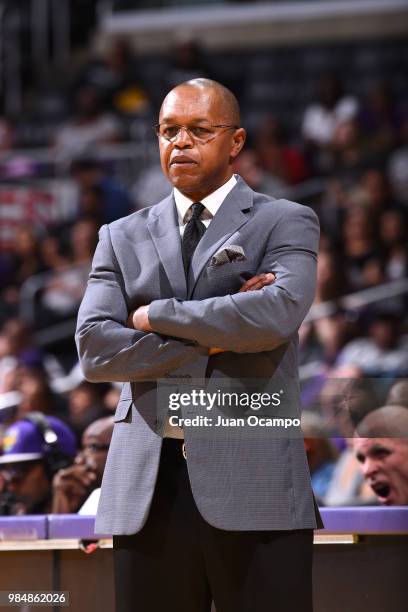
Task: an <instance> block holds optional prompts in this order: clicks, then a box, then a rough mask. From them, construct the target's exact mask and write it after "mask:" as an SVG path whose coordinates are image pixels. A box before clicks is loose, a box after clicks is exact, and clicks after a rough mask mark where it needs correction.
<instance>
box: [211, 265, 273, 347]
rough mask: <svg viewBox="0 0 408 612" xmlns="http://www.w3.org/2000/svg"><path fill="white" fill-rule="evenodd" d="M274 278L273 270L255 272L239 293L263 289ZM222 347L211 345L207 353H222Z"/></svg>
mask: <svg viewBox="0 0 408 612" xmlns="http://www.w3.org/2000/svg"><path fill="white" fill-rule="evenodd" d="M275 280H276V276H275V275H274V273H273V272H266V273H264V274H257V275H256V276H253V277H252V278H250V279H249V280H247V281H246V282H245V283H244V284H243V285H242V287H241V289H240V290H239V293H244V292H245V291H258V289H263V287H267V286H268V285H272V283H274V282H275ZM224 352H225V351H224V349H222V348H217V347H215V346H214V347H212V348H209V349H208V354H209V355H210V357H211V356H212V355H217V354H218V353H224Z"/></svg>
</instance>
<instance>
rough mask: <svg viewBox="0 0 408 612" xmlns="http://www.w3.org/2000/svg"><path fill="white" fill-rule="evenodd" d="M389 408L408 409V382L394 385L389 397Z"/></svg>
mask: <svg viewBox="0 0 408 612" xmlns="http://www.w3.org/2000/svg"><path fill="white" fill-rule="evenodd" d="M386 404H387V406H391V405H395V406H404V407H405V408H408V380H399V381H397V382H396V383H394V384H393V385H392V387H391V389H390V390H389V392H388V395H387V401H386Z"/></svg>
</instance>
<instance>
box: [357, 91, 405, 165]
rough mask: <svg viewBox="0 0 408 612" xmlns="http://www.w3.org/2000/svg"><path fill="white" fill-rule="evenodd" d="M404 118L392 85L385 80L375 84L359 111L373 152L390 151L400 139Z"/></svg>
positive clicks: (362, 125) (361, 122) (384, 153)
mask: <svg viewBox="0 0 408 612" xmlns="http://www.w3.org/2000/svg"><path fill="white" fill-rule="evenodd" d="M402 120H403V114H402V112H401V110H400V109H399V108H398V104H397V103H396V101H395V99H394V96H393V93H392V91H391V88H390V85H389V84H388V83H387V82H385V81H382V82H379V83H376V84H374V85H373V86H372V87H371V89H370V91H369V93H368V97H367V100H366V101H365V103H363V105H362V107H361V109H360V112H359V122H360V125H361V127H362V129H363V130H364V132H365V133H366V134H367V137H368V140H369V145H370V148H371V150H372V151H373V152H377V153H378V154H381V155H386V154H387V153H389V152H390V150H391V149H392V148H393V147H394V146H395V145H396V143H397V141H398V138H399V134H400V131H401V124H402Z"/></svg>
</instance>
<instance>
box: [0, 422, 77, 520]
mask: <svg viewBox="0 0 408 612" xmlns="http://www.w3.org/2000/svg"><path fill="white" fill-rule="evenodd" d="M2 447H3V454H2V455H1V456H0V514H2V515H8V514H9V515H21V514H46V513H48V512H50V511H51V502H52V488H51V480H52V477H53V475H54V474H55V473H56V472H57V471H58V470H59V469H61V468H63V467H67V466H68V465H70V464H71V463H72V461H73V459H74V456H75V454H76V440H75V435H74V433H73V432H72V431H71V430H70V429H69V427H68V426H67V425H66V424H65V423H63V422H62V421H60V420H59V419H57V418H55V417H51V416H45V415H43V414H42V413H40V412H31V413H29V414H28V415H26V417H25V418H24V419H21V420H20V421H17V422H16V423H13V425H11V426H10V427H9V428H8V429H7V430H6V432H5V434H4V437H3V442H2Z"/></svg>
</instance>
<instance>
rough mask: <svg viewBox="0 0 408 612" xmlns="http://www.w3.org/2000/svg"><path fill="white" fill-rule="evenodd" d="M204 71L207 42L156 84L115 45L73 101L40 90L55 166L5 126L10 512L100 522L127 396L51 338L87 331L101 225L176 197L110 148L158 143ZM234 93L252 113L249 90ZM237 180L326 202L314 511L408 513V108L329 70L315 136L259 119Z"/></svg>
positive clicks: (4, 330)
mask: <svg viewBox="0 0 408 612" xmlns="http://www.w3.org/2000/svg"><path fill="white" fill-rule="evenodd" d="M197 76H207V77H210V78H218V74H217V71H216V69H215V67H213V66H212V65H211V63H210V62H209V61H208V58H207V57H206V56H205V54H204V53H203V51H202V49H200V47H199V46H198V45H197V44H196V43H194V42H192V41H183V42H181V43H179V44H178V45H177V46H176V47H175V49H174V51H173V54H172V55H171V57H170V58H169V59H168V63H167V66H166V70H165V71H162V72H161V73H160V74H157V73H155V74H153V75H150V78H149V77H147V76H146V72H143V70H142V69H141V65H140V60H138V58H137V57H136V56H135V54H134V53H133V52H132V49H131V48H130V46H129V45H128V44H127V43H126V42H124V41H123V40H115V41H113V43H112V46H111V47H110V49H108V50H107V51H106V52H105V53H104V54H103V55H102V56H95V57H94V56H92V55H91V56H88V58H87V59H86V61H83V62H82V63H81V65H80V66H79V67H77V68H76V70H75V71H74V74H73V75H72V78H71V81H70V83H69V87H68V95H66V92H65V95H64V96H58V95H56V94H55V92H54V93H53V94H52V95H51V93H50V92H45V93H44V92H42V94H41V95H42V96H43V98H42V104H43V108H44V109H45V111H46V109H47V108H48V109H49V113H50V116H49V119H50V120H49V122H48V127H47V129H45V130H44V131H43V132H42V134H43V137H44V134H45V135H46V138H47V145H48V153H49V159H48V161H46V162H44V160H43V161H38V159H37V158H35V157H33V159H31V158H30V155H29V150H26V153H25V154H24V155H22V154H21V147H22V146H23V147H24V146H26V142H25V140H24V138H25V132H24V130H23V129H22V128H21V126H18V125H17V123H16V121H15V120H14V119H13V118H10V117H5V116H3V117H1V116H0V173H1V177H2V179H3V180H2V182H3V185H0V206H2V207H3V210H4V213H3V214H0V232H2V233H1V238H2V242H1V244H0V433H1V439H2V455H1V456H0V514H25V513H36V512H78V511H79V512H84V513H90V514H92V513H93V512H94V511H95V508H96V503H97V495H98V488H99V486H100V482H101V477H102V472H103V466H104V463H105V460H106V455H107V451H108V447H109V441H110V437H111V435H112V430H113V413H114V410H115V406H116V402H117V400H118V397H119V394H120V385H119V386H116V385H110V384H106V385H105V384H91V383H89V382H87V381H85V380H84V379H83V376H82V374H81V372H80V369H79V367H78V363H77V357H76V352H75V348H74V345H73V342H72V328H71V330H70V331H68V332H67V337H65V338H64V337H63V335H62V336H59V335H58V333H57V335H56V336H55V335H54V336H52V338H50V337H48V339H47V336H46V335H44V332H47V331H49V330H50V329H56V330H57V331H58V330H61V329H62V328H61V326H64V325H65V324H67V322H69V321H71V322H72V321H74V319H75V315H76V312H77V309H78V306H79V303H80V300H81V297H82V295H83V292H84V288H85V285H86V281H87V276H88V273H89V270H90V265H91V260H92V255H93V252H94V249H95V246H96V243H97V239H98V229H99V227H100V226H101V225H102V224H104V223H110V222H111V221H114V220H115V219H117V218H119V217H122V216H125V215H127V214H130V213H131V212H133V211H134V210H137V209H139V208H142V207H144V206H149V205H152V204H154V203H155V202H157V201H159V200H160V199H161V198H162V197H164V196H165V195H167V193H169V192H170V186H169V184H168V183H167V181H166V180H165V179H164V177H163V176H162V174H161V171H160V167H159V165H158V154H156V153H155V155H154V156H153V160H154V159H157V161H153V162H152V163H149V159H150V158H148V157H146V159H145V162H144V163H143V164H142V165H141V168H140V171H138V173H137V176H135V177H134V180H133V181H128V180H122V179H121V176H120V173H117V172H116V165H115V163H114V158H113V157H111V158H110V157H109V153H107V154H106V156H105V157H104V158H103V159H102V158H101V157H100V156H99V155H98V153H99V152H100V151H101V150H103V148H104V147H108V149H106V150H107V151H113V150H114V149H112V148H111V149H109V147H112V146H113V147H114V146H115V145H120V144H123V143H127V142H133V141H135V140H139V141H140V142H142V143H143V146H146V148H149V146H150V144H152V142H153V140H152V139H153V138H154V135H153V131H152V130H150V127H151V125H153V124H154V123H155V118H156V115H157V111H158V105H159V103H160V100H161V98H162V96H163V95H164V94H165V93H166V92H167V91H168V90H169V89H170V88H171V87H173V86H174V85H176V84H177V83H180V82H182V81H184V80H187V79H189V78H192V77H197ZM220 80H223V82H225V79H221V78H220ZM225 84H226V85H228V86H230V87H231V88H232V89H233V90H234V92H235V93H236V94H237V97H238V98H239V99H240V101H242V104H243V109H244V111H245V95H244V93H245V92H244V91H243V90H242V89H241V88H242V87H243V83H242V82H240V81H239V80H236V79H235V80H232V79H231V82H226V83H225ZM38 95H39V97H41V95H40V93H39V94H38ZM45 111H44V112H45ZM244 119H245V112H244ZM146 126H147V127H146ZM244 127H245V125H244ZM147 128H149V129H147ZM150 132H151V136H150ZM13 151H16V154H15V155H13ZM50 160H52V161H55V162H57V163H59V164H63V167H64V168H65V174H64V177H63V179H61V180H59V179H58V178H55V176H54V177H53V178H54V179H55V180H56V182H57V184H58V187H59V190H57V192H56V193H57V195H56V200H52V198H51V196H50V194H49V193H47V192H46V191H45V190H44V187H43V186H42V184H40V186H38V184H39V183H38V181H40V180H41V179H44V177H45V175H46V174H47V173H48V174H50V167H51V166H50V164H51V165H52V163H51V162H50ZM235 170H236V172H237V173H238V174H240V175H241V176H242V177H243V178H244V180H245V181H247V183H248V184H249V185H250V186H251V187H252V188H253V189H255V190H257V191H260V192H263V193H267V194H268V195H272V196H275V197H285V198H288V199H293V200H297V201H300V202H302V203H304V204H308V205H311V206H312V207H313V208H314V209H315V210H316V212H317V213H318V216H319V219H320V222H321V243H320V253H319V260H318V283H317V292H316V299H315V303H314V307H313V312H314V315H313V316H312V317H310V318H309V319H308V320H307V321H306V322H305V323H304V324H303V325H302V327H301V329H300V345H299V346H300V374H301V383H302V402H303V406H304V409H305V410H304V416H303V428H304V432H305V436H306V438H305V446H306V451H307V456H308V460H309V465H310V469H311V474H312V483H313V487H314V490H315V495H316V498H317V499H318V501H319V502H320V503H321V504H327V505H349V504H353V505H354V504H371V503H377V504H378V503H382V504H386V505H398V504H407V505H408V431H407V429H408V425H407V419H408V380H407V379H408V334H407V317H406V312H407V294H406V288H405V293H404V291H400V292H399V291H398V290H397V291H394V290H393V289H392V288H393V287H395V286H396V284H398V281H403V280H404V279H406V278H407V270H408V249H407V228H408V224H407V215H408V100H404V99H400V98H399V97H397V96H395V94H394V92H393V88H392V86H391V85H390V84H389V83H386V82H383V81H382V82H374V81H373V83H372V84H371V86H370V88H369V89H368V90H367V95H366V96H364V97H361V96H357V95H356V94H355V93H354V92H353V91H345V90H344V87H343V85H342V83H341V80H340V79H339V78H338V77H337V76H336V75H333V74H322V75H321V78H320V79H319V80H318V82H316V83H315V97H314V100H312V101H311V102H310V103H308V104H306V105H305V107H304V109H303V112H302V118H301V121H300V123H299V125H297V126H294V125H285V124H284V123H283V122H282V121H281V120H280V117H278V116H276V114H274V113H273V112H271V113H269V114H268V115H265V114H262V115H260V118H259V122H258V125H255V126H253V127H252V128H251V129H250V130H249V134H248V143H247V146H246V148H245V150H244V151H243V153H242V154H241V155H240V156H239V158H238V159H237V161H236V168H235ZM34 185H35V189H36V191H35V194H34V195H33V193H31V194H30V198H31V199H30V198H29V199H28V201H27V202H25V204H24V206H25V207H23V208H20V210H24V211H29V212H28V213H27V214H23V215H22V216H20V215H19V214H16V213H15V210H16V207H17V206H18V204H17V201H15V203H14V204H13V202H14V200H13V199H12V198H11V195H10V194H11V193H12V194H13V197H14V196H15V194H16V191H17V192H19V190H22V189H27V188H28V189H31V188H32V187H33V186H34ZM7 198H9V199H7ZM50 198H51V199H50ZM62 200H64V205H63V206H62V204H61V202H62ZM35 206H37V207H36V209H35V210H36V212H35V213H33V209H34V208H35ZM54 209H55V210H58V211H59V212H58V214H57V213H55V214H54V212H53V211H54ZM45 210H46V214H45V213H44V212H43V211H45ZM50 211H51V212H50ZM384 287H385V290H384ZM387 287H389V288H390V289H387ZM381 288H383V289H381ZM376 290H378V293H376ZM352 295H354V296H355V299H354V301H353V299H345V298H347V297H349V296H352ZM55 338H57V339H55Z"/></svg>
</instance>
